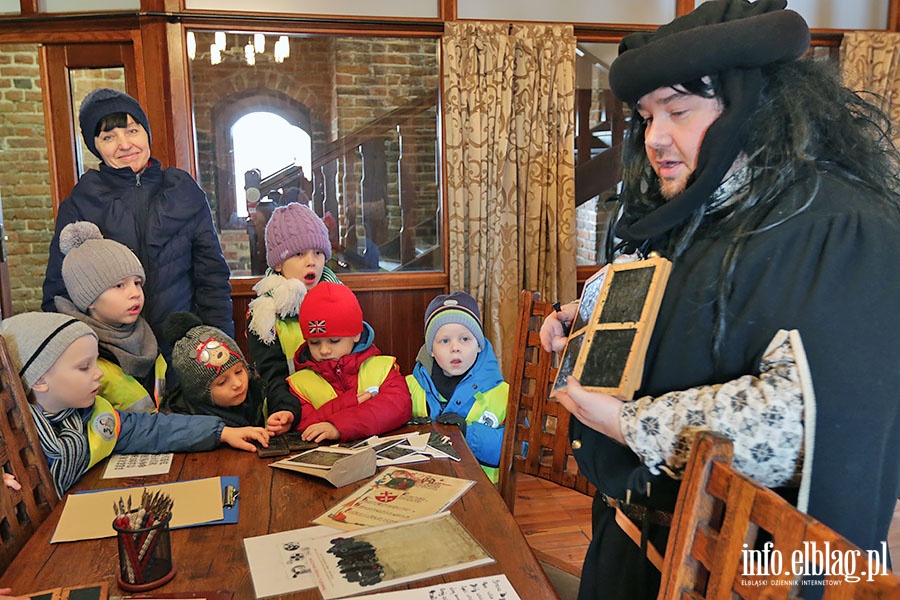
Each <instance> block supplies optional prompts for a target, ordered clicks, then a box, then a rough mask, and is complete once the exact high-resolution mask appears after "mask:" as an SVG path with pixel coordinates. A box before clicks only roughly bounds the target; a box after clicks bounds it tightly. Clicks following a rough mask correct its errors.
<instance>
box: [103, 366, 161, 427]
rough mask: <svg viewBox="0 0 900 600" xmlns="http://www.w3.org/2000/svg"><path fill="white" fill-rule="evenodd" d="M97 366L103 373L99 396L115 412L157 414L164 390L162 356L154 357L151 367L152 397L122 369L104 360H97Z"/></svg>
mask: <svg viewBox="0 0 900 600" xmlns="http://www.w3.org/2000/svg"><path fill="white" fill-rule="evenodd" d="M97 366H99V367H100V370H101V371H103V378H102V379H101V380H100V391H99V392H98V393H99V394H100V395H101V396H103V397H104V398H106V399H107V401H108V402H109V403H110V404H111V405H112V406H113V407H114V408H116V409H117V410H124V411H128V412H147V413H150V412H157V411H158V410H159V400H160V398H162V395H163V393H164V392H165V390H166V368H167V365H166V360H165V359H164V358H163V356H162V354H160V355H159V356H157V357H156V364H155V365H154V366H153V379H154V386H153V396H152V397H151V396H150V394H149V393H148V392H147V390H146V389H144V386H143V385H141V383H140V382H139V381H138V380H137V379H135V378H134V377H132V376H131V375H126V374H125V372H124V371H122V367H120V366H119V365H117V364H116V363H114V362H112V361H110V360H107V359H105V358H98V359H97Z"/></svg>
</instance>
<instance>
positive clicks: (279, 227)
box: [266, 202, 331, 269]
mask: <svg viewBox="0 0 900 600" xmlns="http://www.w3.org/2000/svg"><path fill="white" fill-rule="evenodd" d="M310 248H315V249H316V250H321V251H322V252H324V253H325V260H328V259H329V258H331V242H330V241H329V239H328V228H327V227H325V223H323V222H322V219H320V218H319V216H318V215H317V214H316V213H314V212H313V211H312V209H311V208H310V207H308V206H306V205H305V204H299V203H297V202H291V203H290V204H287V205H285V206H279V207H278V208H276V209H275V211H274V212H273V213H272V216H271V217H270V218H269V223H268V224H267V225H266V262H267V263H268V265H269V267H271V268H273V269H274V268H276V267H278V266H280V265H281V264H283V263H284V261H285V260H287V259H288V258H290V257H291V256H293V255H294V254H297V253H298V252H303V251H304V250H309V249H310Z"/></svg>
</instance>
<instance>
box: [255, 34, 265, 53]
mask: <svg viewBox="0 0 900 600" xmlns="http://www.w3.org/2000/svg"><path fill="white" fill-rule="evenodd" d="M253 47H254V48H255V49H256V53H257V54H262V53H263V52H265V51H266V36H265V34H262V33H254V34H253Z"/></svg>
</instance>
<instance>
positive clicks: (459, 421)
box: [435, 412, 466, 437]
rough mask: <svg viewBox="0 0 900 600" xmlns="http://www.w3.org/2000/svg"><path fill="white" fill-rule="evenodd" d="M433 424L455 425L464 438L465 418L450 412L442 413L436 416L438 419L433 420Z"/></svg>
mask: <svg viewBox="0 0 900 600" xmlns="http://www.w3.org/2000/svg"><path fill="white" fill-rule="evenodd" d="M435 422H437V423H443V424H444V425H456V426H457V427H459V430H460V431H461V432H462V434H463V437H466V418H465V417H463V416H462V415H458V414H456V413H452V412H451V413H443V414H440V415H438V418H437V419H435Z"/></svg>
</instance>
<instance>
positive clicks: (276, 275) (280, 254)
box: [247, 202, 340, 435]
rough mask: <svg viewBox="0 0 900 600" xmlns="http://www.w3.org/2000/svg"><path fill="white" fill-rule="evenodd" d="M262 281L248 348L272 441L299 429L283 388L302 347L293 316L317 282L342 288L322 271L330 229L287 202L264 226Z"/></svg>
mask: <svg viewBox="0 0 900 600" xmlns="http://www.w3.org/2000/svg"><path fill="white" fill-rule="evenodd" d="M265 237H266V263H267V264H268V265H269V268H268V269H267V270H266V274H265V277H263V278H262V279H260V280H259V282H258V283H257V284H256V285H255V286H253V289H254V291H255V292H256V293H257V297H256V298H254V299H253V300H252V301H251V302H250V306H249V307H248V311H247V346H248V350H249V352H250V359H251V360H252V361H253V364H254V366H255V367H256V371H257V372H258V373H259V376H260V377H261V378H262V380H263V381H264V382H265V384H266V403H267V406H268V409H269V419H268V421H267V427H268V430H269V433H270V434H272V435H279V434H281V433H285V432H287V431H290V430H292V429H296V428H297V423H298V422H299V421H300V404H299V403H298V402H297V399H296V398H295V397H294V396H293V394H292V393H291V390H290V388H289V387H288V384H287V382H286V378H287V377H288V375H290V374H291V373H293V372H294V354H295V353H296V352H297V349H298V348H300V346H301V344H303V342H304V336H303V332H302V331H301V330H300V325H299V323H298V322H297V314H298V312H299V310H300V305H301V304H302V303H303V298H304V297H305V296H306V293H307V291H309V290H311V289H313V288H314V287H315V286H316V285H318V284H319V282H322V281H330V282H335V283H340V281H339V280H338V278H337V276H336V275H335V274H334V272H333V271H332V270H331V269H329V268H328V267H326V266H325V261H327V260H328V259H330V258H331V242H330V240H329V238H328V228H327V227H326V226H325V223H323V222H322V219H320V218H319V216H318V215H316V213H315V212H313V211H312V209H311V208H309V206H307V205H306V204H302V203H299V202H291V203H289V204H286V205H284V206H280V207H278V208H276V209H275V210H274V211H273V212H272V216H271V217H270V218H269V222H268V223H267V224H266V234H265Z"/></svg>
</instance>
